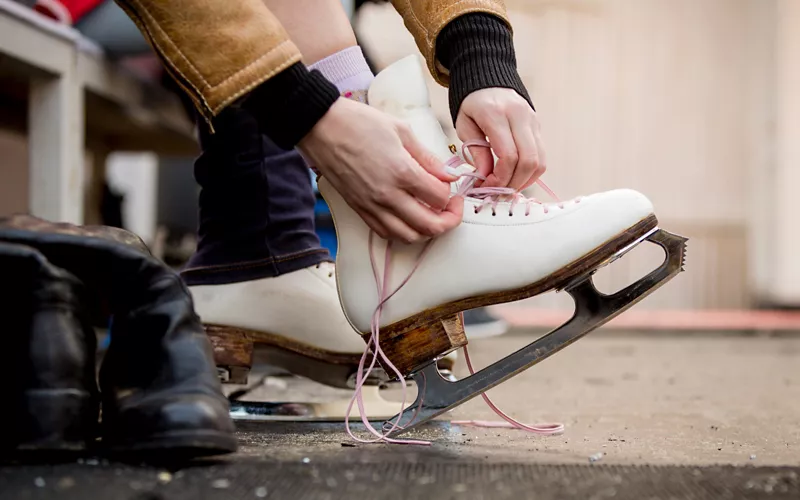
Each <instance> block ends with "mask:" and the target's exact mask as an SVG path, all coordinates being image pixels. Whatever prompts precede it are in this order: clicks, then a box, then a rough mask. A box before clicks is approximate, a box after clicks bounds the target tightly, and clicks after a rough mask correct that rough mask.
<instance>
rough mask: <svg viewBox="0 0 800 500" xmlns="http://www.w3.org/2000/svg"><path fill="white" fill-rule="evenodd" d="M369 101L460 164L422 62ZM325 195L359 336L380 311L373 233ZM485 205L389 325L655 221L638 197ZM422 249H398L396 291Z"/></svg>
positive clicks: (418, 280) (508, 285)
mask: <svg viewBox="0 0 800 500" xmlns="http://www.w3.org/2000/svg"><path fill="white" fill-rule="evenodd" d="M369 103H370V105H371V106H375V107H377V108H379V109H381V110H383V111H385V112H387V113H389V114H392V115H394V116H396V117H398V118H400V119H402V120H404V121H406V122H407V123H408V124H409V125H410V126H411V128H412V130H413V131H414V133H415V134H416V136H417V137H418V138H419V139H420V140H421V141H422V142H423V144H425V145H426V146H427V147H428V148H429V149H431V151H432V152H434V153H435V154H436V155H437V156H438V157H439V158H440V159H442V161H445V160H447V159H448V158H449V157H451V156H452V153H450V151H449V148H448V145H449V144H448V140H447V137H446V136H445V134H444V132H443V131H442V129H441V126H440V125H439V123H438V121H437V120H436V117H435V115H434V114H433V111H432V110H431V108H430V103H429V97H428V92H427V88H426V87H425V82H424V78H423V77H422V69H421V67H420V64H419V62H418V60H417V58H416V57H415V56H410V57H408V58H406V59H403V60H401V61H398V62H397V63H395V64H393V65H392V66H390V67H389V68H387V69H386V70H384V71H383V72H381V73H380V74H379V75H378V76H377V77H376V78H375V80H374V82H373V83H372V86H371V88H370V90H369ZM319 189H320V192H321V193H322V195H323V196H324V198H325V200H326V201H327V203H328V205H329V206H330V208H331V213H332V214H333V217H334V222H335V225H336V232H337V236H338V243H339V251H338V254H337V265H336V276H337V280H338V284H339V294H340V297H341V300H342V306H343V308H344V311H345V314H346V316H347V318H348V319H349V321H350V322H351V323H352V325H353V327H354V328H356V329H357V330H359V331H360V332H368V331H369V330H370V319H371V317H372V314H373V312H374V311H375V308H376V306H377V303H378V294H377V290H376V286H375V278H374V275H373V271H372V266H371V264H370V257H369V246H368V238H369V228H368V227H367V225H366V224H365V223H364V222H363V220H361V218H360V217H359V216H358V215H357V214H356V213H355V212H354V211H353V210H352V209H351V208H350V207H349V206H348V205H347V204H346V203H345V201H344V199H343V198H342V197H341V196H340V195H339V193H337V192H336V190H335V189H333V188H332V187H331V185H330V184H329V183H328V182H327V180H326V179H325V178H324V177H323V178H321V179H320V180H319ZM481 205H484V202H483V201H482V200H478V199H474V198H467V199H466V200H465V207H464V218H463V223H462V224H461V225H459V226H458V227H457V228H455V229H453V230H452V231H450V232H448V233H446V234H444V235H442V236H440V237H438V238H436V239H435V241H434V242H433V246H432V248H431V249H430V251H429V252H428V253H427V255H426V256H425V258H424V260H423V261H422V263H421V264H420V265H419V267H418V268H417V270H416V271H415V272H414V274H413V276H412V277H411V279H410V280H409V281H408V283H406V284H405V286H404V287H403V288H402V289H401V290H400V291H399V292H398V293H397V294H396V295H394V296H393V297H392V298H391V299H390V300H389V301H388V303H387V304H386V305H385V306H384V309H383V313H382V316H381V326H386V325H389V324H392V323H395V322H397V321H400V320H402V319H405V318H408V317H410V316H413V315H415V314H418V313H420V312H423V311H424V310H426V309H431V308H433V307H436V306H438V305H441V304H444V303H447V302H451V301H455V300H459V299H463V298H467V297H472V296H476V295H481V294H485V293H488V292H497V291H503V290H510V289H515V288H520V287H523V286H526V285H529V284H532V283H534V282H536V281H539V280H540V279H542V278H545V277H546V276H548V275H550V274H551V273H553V272H555V271H557V270H558V269H560V268H562V267H564V266H566V265H567V264H569V263H571V262H573V261H575V260H577V259H579V258H581V257H582V256H584V255H586V254H587V253H589V252H590V251H591V250H593V249H595V248H597V247H599V246H601V245H602V244H603V243H605V242H606V241H608V240H610V239H611V238H613V237H614V236H616V235H618V234H619V233H620V232H622V231H624V230H625V229H627V228H629V227H630V226H632V225H634V224H636V223H637V222H639V221H641V220H642V219H644V218H646V217H647V216H649V215H651V214H652V213H653V206H652V204H651V203H650V201H649V200H648V199H647V198H646V197H645V196H644V195H642V194H640V193H638V192H636V191H632V190H627V189H623V190H615V191H609V192H604V193H598V194H594V195H591V196H586V197H582V198H580V199H574V200H568V201H564V202H563V203H562V204H560V205H559V204H557V203H549V204H547V205H539V204H532V205H530V213H529V214H527V215H526V213H525V212H526V210H525V207H524V206H522V205H520V204H519V203H517V204H516V206H514V207H513V210H512V206H511V203H509V202H500V203H498V204H497V206H496V208H495V209H494V210H492V207H491V206H484V207H483V208H482V209H481V210H480V211H477V210H478V207H480V206H481ZM385 248H386V241H385V240H383V239H381V238H380V237H378V236H377V235H374V236H373V253H374V255H375V259H376V264H377V266H376V267H377V268H378V269H379V270H383V268H384V255H385ZM422 248H423V244H421V243H420V244H414V245H405V244H401V243H395V244H393V246H392V254H393V257H392V264H391V272H390V279H389V282H390V286H389V288H390V290H394V289H395V288H396V287H397V286H398V285H399V284H400V282H402V281H403V280H404V279H405V278H406V276H408V274H409V273H410V272H411V271H412V269H413V268H414V265H415V263H416V262H417V258H418V255H419V253H420V252H421V250H422Z"/></svg>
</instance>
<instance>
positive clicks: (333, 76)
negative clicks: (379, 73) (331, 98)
mask: <svg viewBox="0 0 800 500" xmlns="http://www.w3.org/2000/svg"><path fill="white" fill-rule="evenodd" d="M308 69H309V70H312V69H316V70H319V72H320V73H322V76H324V77H325V78H327V79H328V81H330V82H331V83H333V84H334V85H336V87H337V88H338V89H339V92H341V94H342V97H346V98H348V99H353V100H354V101H361V102H363V103H366V102H367V90H368V89H369V86H370V84H371V83H372V80H373V79H374V78H375V75H373V74H372V71H370V69H369V65H367V60H366V59H364V53H363V52H362V51H361V47H359V46H358V45H356V46H353V47H348V48H346V49H344V50H340V51H339V52H337V53H335V54H332V55H329V56H328V57H326V58H325V59H321V60H319V61H317V62H315V63H314V64H312V65H311V66H309V67H308Z"/></svg>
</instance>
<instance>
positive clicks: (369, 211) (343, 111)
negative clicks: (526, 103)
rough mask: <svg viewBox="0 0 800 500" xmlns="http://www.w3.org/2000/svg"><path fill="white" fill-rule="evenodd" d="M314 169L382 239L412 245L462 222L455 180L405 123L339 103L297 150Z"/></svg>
mask: <svg viewBox="0 0 800 500" xmlns="http://www.w3.org/2000/svg"><path fill="white" fill-rule="evenodd" d="M298 147H299V148H300V150H301V151H302V152H303V154H304V155H305V156H306V157H307V158H308V159H309V160H310V161H311V163H312V164H313V166H314V167H315V168H317V169H318V170H319V171H320V173H321V174H322V175H323V176H324V177H325V178H326V179H328V181H329V182H330V183H331V185H332V186H333V187H334V188H335V189H336V190H337V191H338V192H339V194H341V195H342V198H344V200H345V201H346V202H347V203H348V204H349V205H350V206H351V207H352V208H353V210H355V211H356V212H357V213H358V214H359V215H360V216H361V218H362V219H364V222H366V223H367V225H368V226H369V227H370V228H372V230H373V231H375V232H376V233H377V234H378V235H380V236H381V237H383V238H386V239H397V240H401V241H405V242H407V243H414V242H417V241H421V240H423V239H427V238H429V237H433V236H437V235H440V234H442V233H444V232H446V231H448V230H450V229H452V228H454V227H456V226H457V225H458V224H459V223H461V216H462V213H463V208H464V200H463V198H459V197H453V198H450V185H449V183H450V182H453V181H455V180H456V177H454V176H452V175H450V174H448V173H447V172H445V170H444V165H443V163H442V162H441V161H439V160H438V159H437V158H436V157H435V156H434V155H433V154H432V153H431V152H430V151H428V150H427V149H426V148H425V147H424V146H423V145H422V144H420V143H419V141H417V140H416V138H415V137H414V135H413V133H412V132H411V130H410V129H409V127H408V126H407V125H405V124H404V123H402V122H400V121H399V120H396V119H394V118H392V117H390V116H388V115H386V114H384V113H382V112H380V111H378V110H376V109H375V108H370V107H369V106H366V105H364V104H361V103H358V102H354V101H350V100H349V99H339V100H337V101H336V102H335V103H334V104H333V106H331V108H330V110H328V112H327V113H326V114H325V116H323V117H322V119H321V120H320V121H319V122H317V124H316V125H315V126H314V128H312V129H311V132H309V133H308V134H307V135H306V136H305V137H304V138H303V139H302V140H301V141H300V144H299V145H298Z"/></svg>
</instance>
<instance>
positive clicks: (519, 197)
mask: <svg viewBox="0 0 800 500" xmlns="http://www.w3.org/2000/svg"><path fill="white" fill-rule="evenodd" d="M472 146H480V147H486V148H488V147H491V146H490V144H489V143H488V142H487V141H467V142H465V143H464V144H462V145H461V155H462V156H463V157H464V159H465V160H466V162H467V163H469V164H470V165H473V163H472V156H471V155H470V154H469V149H468V148H470V147H472ZM465 160H462V159H461V158H459V157H458V156H453V157H452V158H450V159H449V160H447V162H446V163H445V166H446V167H450V168H457V167H459V166H461V165H463V164H464V161H465ZM460 175H461V177H464V178H465V179H464V180H463V181H461V184H460V185H459V188H458V191H457V193H456V195H457V196H463V197H470V198H475V199H478V200H482V201H483V203H482V204H481V205H479V206H477V207H475V213H476V214H477V213H479V212H480V211H481V209H483V207H485V206H491V207H492V215H497V210H496V209H497V204H498V203H500V202H502V201H506V202H509V203H510V205H509V208H508V215H509V216H513V215H514V206H516V205H517V204H521V205H523V206H525V216H528V215H530V213H531V205H541V206H542V208H543V210H544V213H548V212H549V211H550V210H549V209H548V207H547V204H546V203H542V202H541V201H539V200H537V199H536V198H528V197H526V196H525V195H523V194H522V193H520V192H518V191H515V190H514V189H512V188H505V187H474V185H475V183H476V182H477V181H479V180H480V181H484V180H486V178H485V177H484V176H482V175H480V174H479V173H477V172H462V173H461V174H460ZM536 184H538V185H539V187H541V188H542V189H544V191H545V192H546V193H547V195H548V196H550V197H551V198H553V199H554V200H555V201H556V203H557V204H558V207H559V208H564V204H563V203H562V202H561V200H559V199H558V196H556V194H555V193H554V192H553V190H552V189H550V188H549V187H547V184H545V183H544V182H543V181H542V180H541V179H537V180H536ZM576 202H577V203H580V199H577V200H576Z"/></svg>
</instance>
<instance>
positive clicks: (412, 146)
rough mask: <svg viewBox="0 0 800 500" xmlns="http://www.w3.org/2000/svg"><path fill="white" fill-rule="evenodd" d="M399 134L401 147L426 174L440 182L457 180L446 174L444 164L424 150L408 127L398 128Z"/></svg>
mask: <svg viewBox="0 0 800 500" xmlns="http://www.w3.org/2000/svg"><path fill="white" fill-rule="evenodd" d="M399 134H400V140H401V141H402V142H403V147H404V148H406V151H408V153H409V154H410V155H411V157H412V158H414V160H415V161H416V162H417V163H419V165H420V166H421V167H422V168H423V169H425V171H426V172H428V173H429V174H431V175H432V176H434V177H436V178H437V179H439V180H440V181H444V182H455V181H457V180H458V176H456V175H453V174H450V173H448V172H447V170H445V165H444V163H443V162H442V161H441V160H440V159H439V158H437V157H436V155H435V154H433V153H432V152H431V150H429V149H428V148H426V147H425V145H424V144H422V143H421V142H420V141H419V139H417V138H416V137H415V136H414V133H413V132H412V131H411V130H410V129H409V128H408V127H405V126H404V127H400V129H399Z"/></svg>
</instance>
